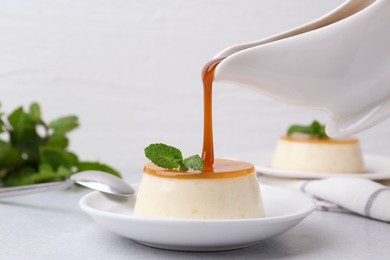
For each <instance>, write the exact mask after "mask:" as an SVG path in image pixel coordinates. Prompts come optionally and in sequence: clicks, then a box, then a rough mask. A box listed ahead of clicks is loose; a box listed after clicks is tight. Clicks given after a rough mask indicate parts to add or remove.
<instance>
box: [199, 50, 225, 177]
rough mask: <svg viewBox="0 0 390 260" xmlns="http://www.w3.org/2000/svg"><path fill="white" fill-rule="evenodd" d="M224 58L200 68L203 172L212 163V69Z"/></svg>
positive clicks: (206, 170)
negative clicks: (202, 110) (202, 113)
mask: <svg viewBox="0 0 390 260" xmlns="http://www.w3.org/2000/svg"><path fill="white" fill-rule="evenodd" d="M224 59H225V58H219V59H214V60H211V61H209V62H208V63H207V64H206V65H205V66H204V67H203V70H202V80H203V100H204V101H203V102H204V126H203V127H204V128H203V151H202V159H203V161H204V169H203V171H205V172H212V171H213V164H214V142H213V114H212V103H213V102H212V97H213V95H212V94H213V79H214V71H215V68H216V67H217V66H218V64H219V63H220V62H221V61H223V60H224Z"/></svg>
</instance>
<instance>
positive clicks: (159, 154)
mask: <svg viewBox="0 0 390 260" xmlns="http://www.w3.org/2000/svg"><path fill="white" fill-rule="evenodd" d="M145 156H146V157H147V158H148V159H149V160H150V161H151V162H152V163H154V164H155V165H157V166H159V167H161V168H165V169H179V170H180V171H188V170H189V169H193V170H195V171H201V170H203V167H204V162H203V160H202V159H201V158H200V156H199V155H193V156H190V157H187V158H183V155H182V153H181V151H180V150H179V149H177V148H176V147H173V146H170V145H166V144H161V143H157V144H151V145H149V146H148V147H146V148H145Z"/></svg>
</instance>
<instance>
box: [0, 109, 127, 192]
mask: <svg viewBox="0 0 390 260" xmlns="http://www.w3.org/2000/svg"><path fill="white" fill-rule="evenodd" d="M0 105H1V104H0ZM78 126H79V124H78V119H77V117H76V116H66V117H62V118H59V119H56V120H53V121H52V122H51V123H50V124H47V123H46V122H45V121H44V120H43V118H42V115H41V108H40V106H39V104H38V103H33V104H31V105H30V106H29V109H28V110H27V111H25V110H24V109H23V107H19V108H17V109H16V110H15V111H13V112H12V113H11V114H10V115H8V117H5V116H4V113H2V112H1V111H0V134H1V138H2V137H3V136H5V137H6V138H5V140H6V141H5V140H2V139H0V186H2V185H4V186H19V185H27V184H34V183H41V182H49V181H60V180H63V179H65V178H68V177H69V176H71V175H72V174H73V173H75V172H76V171H77V170H78V169H80V170H100V171H104V172H108V173H111V174H114V175H116V176H120V174H119V173H118V172H117V171H116V170H114V169H113V168H111V167H110V166H108V165H105V164H102V163H97V162H79V160H78V158H77V156H76V155H75V154H74V153H72V152H70V151H68V150H67V147H68V145H69V139H68V137H67V133H69V132H70V131H72V130H73V129H75V128H76V127H78ZM40 130H43V131H42V132H41V131H40ZM7 135H8V136H7Z"/></svg>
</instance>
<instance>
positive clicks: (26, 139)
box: [8, 107, 42, 163]
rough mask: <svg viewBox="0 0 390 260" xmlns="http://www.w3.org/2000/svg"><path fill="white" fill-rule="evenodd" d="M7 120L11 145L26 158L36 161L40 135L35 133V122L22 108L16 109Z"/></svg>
mask: <svg viewBox="0 0 390 260" xmlns="http://www.w3.org/2000/svg"><path fill="white" fill-rule="evenodd" d="M8 121H9V123H10V125H11V127H12V129H11V131H10V141H11V145H12V146H13V147H15V148H16V149H18V150H19V151H20V152H21V153H22V154H25V155H26V156H27V158H26V160H27V161H29V162H32V163H36V162H38V160H39V146H40V145H41V144H42V139H41V137H40V136H39V135H38V134H37V131H36V123H35V122H34V121H33V120H32V119H31V117H30V115H29V114H27V113H25V112H24V110H23V108H22V107H20V108H18V109H16V110H15V111H14V112H13V113H12V114H11V115H10V116H9V117H8Z"/></svg>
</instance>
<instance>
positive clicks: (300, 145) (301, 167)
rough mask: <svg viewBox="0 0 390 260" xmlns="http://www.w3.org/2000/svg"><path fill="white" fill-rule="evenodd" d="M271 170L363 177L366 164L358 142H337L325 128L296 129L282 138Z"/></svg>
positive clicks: (315, 126)
mask: <svg viewBox="0 0 390 260" xmlns="http://www.w3.org/2000/svg"><path fill="white" fill-rule="evenodd" d="M271 166H272V167H273V168H276V169H283V170H295V171H305V172H327V173H332V172H334V173H362V172H364V162H363V158H362V153H361V149H360V145H359V140H358V139H356V138H352V137H351V138H344V139H333V138H329V137H328V136H327V135H326V133H325V128H324V126H323V125H321V124H320V123H318V122H317V121H314V122H313V123H312V124H311V125H309V126H301V125H293V126H291V127H290V128H289V130H288V132H287V134H286V135H284V136H281V137H280V139H279V141H278V144H277V146H276V149H275V152H274V156H273V159H272V162H271Z"/></svg>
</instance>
